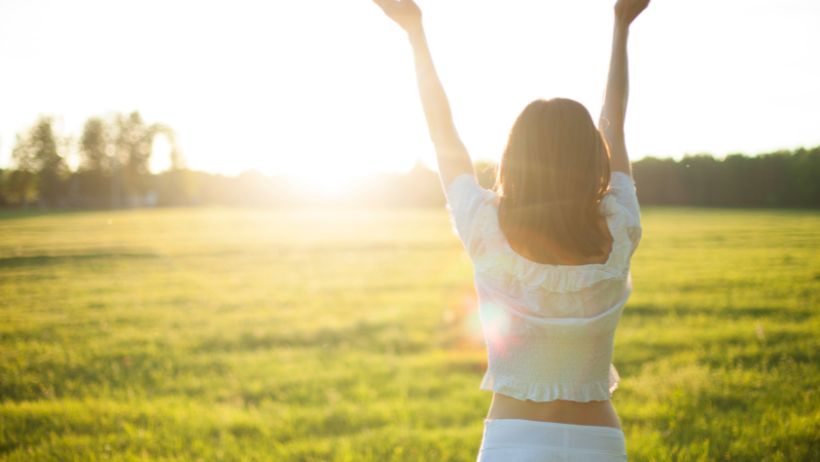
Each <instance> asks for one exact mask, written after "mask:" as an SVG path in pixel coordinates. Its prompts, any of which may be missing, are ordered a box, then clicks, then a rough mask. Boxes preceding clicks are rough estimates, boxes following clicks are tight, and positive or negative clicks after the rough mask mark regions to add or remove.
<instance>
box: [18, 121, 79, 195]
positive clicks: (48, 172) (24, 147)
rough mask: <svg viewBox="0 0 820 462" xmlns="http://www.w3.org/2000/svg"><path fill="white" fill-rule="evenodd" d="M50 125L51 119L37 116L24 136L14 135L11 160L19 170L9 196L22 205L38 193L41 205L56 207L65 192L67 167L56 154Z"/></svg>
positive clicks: (55, 144) (55, 145) (51, 123)
mask: <svg viewBox="0 0 820 462" xmlns="http://www.w3.org/2000/svg"><path fill="white" fill-rule="evenodd" d="M52 125H53V122H52V119H51V118H50V117H40V118H39V119H38V120H37V122H35V124H34V125H33V126H32V127H31V128H30V129H29V130H28V131H27V132H25V133H24V134H22V135H20V134H18V135H17V141H16V144H15V146H14V148H13V150H12V154H11V157H12V159H13V161H14V163H15V165H16V167H17V170H18V171H21V172H24V173H22V174H19V175H17V177H16V178H14V179H13V180H14V181H12V182H11V188H12V194H13V195H14V196H15V197H16V199H18V200H19V201H20V202H21V203H22V204H23V205H27V204H28V203H29V200H30V199H31V198H32V195H33V194H32V191H34V190H36V191H37V196H36V197H37V199H38V202H39V203H40V205H45V206H53V205H58V203H59V200H60V197H61V194H62V193H63V191H64V185H65V177H66V175H67V174H68V168H67V166H66V163H65V160H64V159H63V157H62V156H60V154H59V153H58V152H57V140H56V138H55V136H54V129H53V126H52Z"/></svg>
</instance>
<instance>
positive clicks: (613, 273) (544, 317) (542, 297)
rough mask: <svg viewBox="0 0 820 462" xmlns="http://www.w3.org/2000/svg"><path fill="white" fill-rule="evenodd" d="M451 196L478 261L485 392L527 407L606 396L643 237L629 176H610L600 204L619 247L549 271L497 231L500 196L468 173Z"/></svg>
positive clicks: (456, 219) (458, 224)
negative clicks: (599, 258)
mask: <svg viewBox="0 0 820 462" xmlns="http://www.w3.org/2000/svg"><path fill="white" fill-rule="evenodd" d="M445 193H446V196H447V205H448V209H449V211H450V214H451V218H452V220H453V225H454V228H455V231H456V233H457V234H458V236H459V238H460V239H461V241H462V243H463V244H464V247H465V249H467V252H468V254H469V255H470V258H471V260H472V262H473V269H474V275H475V284H476V290H477V292H478V296H479V315H480V319H481V323H482V328H483V331H484V340H485V342H486V345H487V355H488V367H487V371H486V373H485V375H484V378H483V380H482V382H481V388H482V389H484V390H491V391H495V392H498V393H501V394H504V395H508V396H512V397H514V398H518V399H527V400H531V401H552V400H556V399H564V400H572V401H593V400H607V399H609V398H610V396H611V394H612V392H613V391H614V390H615V388H617V386H618V381H619V377H618V372H617V370H616V369H615V367H614V366H613V365H612V347H613V337H614V334H615V328H616V326H617V323H618V320H619V319H620V315H621V311H622V309H623V307H624V304H625V303H626V300H627V299H628V298H629V294H630V292H631V290H632V284H631V278H630V273H629V263H630V259H631V257H632V254H633V253H634V251H635V248H636V247H637V246H638V242H639V241H640V238H641V225H640V210H639V206H638V199H637V196H636V194H635V183H634V181H633V180H632V178H631V177H630V176H629V175H627V174H625V173H621V172H615V173H613V174H612V178H611V186H610V192H609V193H608V194H607V195H606V196H605V197H604V199H603V200H602V201H601V211H602V213H603V214H604V216H605V217H606V221H607V225H608V227H609V231H610V234H611V235H612V238H613V243H612V251H611V253H610V255H609V258H608V259H607V261H606V262H605V263H600V264H597V263H596V264H587V265H549V264H541V263H536V262H533V261H531V260H528V259H526V258H524V257H522V256H520V255H519V254H517V253H516V252H515V251H513V250H512V248H511V247H510V245H509V243H508V242H507V240H506V238H505V236H504V234H503V233H502V232H501V228H500V226H499V223H498V205H497V197H496V193H495V192H493V191H490V190H487V189H484V188H482V187H480V186H479V185H478V183H477V182H476V179H475V177H474V176H473V175H471V174H464V175H459V176H458V177H456V178H454V179H453V180H452V182H451V183H450V184H449V185H448V186H447V188H446V191H445Z"/></svg>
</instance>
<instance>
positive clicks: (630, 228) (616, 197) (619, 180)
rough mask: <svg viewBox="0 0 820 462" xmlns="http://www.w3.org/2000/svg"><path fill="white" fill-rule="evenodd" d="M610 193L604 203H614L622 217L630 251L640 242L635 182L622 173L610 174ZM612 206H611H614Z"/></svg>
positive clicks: (638, 208) (639, 211)
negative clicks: (630, 245)
mask: <svg viewBox="0 0 820 462" xmlns="http://www.w3.org/2000/svg"><path fill="white" fill-rule="evenodd" d="M609 187H610V192H609V194H608V195H607V198H606V200H605V202H606V201H610V203H612V202H614V203H615V204H617V206H619V207H610V208H612V209H615V208H618V209H620V210H619V211H620V212H621V213H623V215H624V225H625V226H626V228H627V234H628V235H629V240H630V241H631V242H632V250H633V251H634V250H635V248H637V247H638V243H639V242H640V240H641V210H640V206H639V205H638V195H637V190H636V188H635V180H633V179H632V177H631V176H629V175H628V174H626V173H624V172H618V171H616V172H612V176H611V178H610V182H609ZM615 204H612V205H615Z"/></svg>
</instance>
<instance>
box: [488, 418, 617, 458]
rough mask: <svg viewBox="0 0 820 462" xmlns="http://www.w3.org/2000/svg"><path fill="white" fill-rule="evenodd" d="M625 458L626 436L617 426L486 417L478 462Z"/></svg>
mask: <svg viewBox="0 0 820 462" xmlns="http://www.w3.org/2000/svg"><path fill="white" fill-rule="evenodd" d="M625 460H626V438H625V437H624V432H623V431H622V430H619V429H617V428H614V427H603V426H598V425H575V424H565V423H556V422H539V421H535V420H522V419H485V420H484V436H483V438H482V440H481V449H480V450H479V452H478V459H477V462H496V461H505V462H545V461H566V462H569V461H579V462H581V461H583V462H586V461H597V462H609V461H625Z"/></svg>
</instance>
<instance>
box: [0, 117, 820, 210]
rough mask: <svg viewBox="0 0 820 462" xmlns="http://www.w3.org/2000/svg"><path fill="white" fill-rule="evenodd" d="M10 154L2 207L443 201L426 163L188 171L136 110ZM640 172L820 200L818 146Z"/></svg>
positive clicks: (694, 200) (661, 198) (697, 185)
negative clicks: (329, 187) (336, 173)
mask: <svg viewBox="0 0 820 462" xmlns="http://www.w3.org/2000/svg"><path fill="white" fill-rule="evenodd" d="M157 137H165V139H166V140H167V141H168V143H169V145H170V146H171V150H170V159H169V163H170V167H169V168H168V169H167V170H166V171H164V172H160V173H157V174H154V173H151V171H150V169H149V165H150V159H151V156H152V152H153V146H154V140H155V139H156V138H157ZM72 143H74V144H73V146H72ZM72 148H73V149H74V150H75V151H76V152H77V153H78V154H79V163H78V165H77V167H76V168H75V169H73V170H72V169H70V168H69V166H68V163H67V161H66V158H67V154H66V153H67V152H69V151H70V150H71V149H72ZM12 161H13V166H12V168H10V169H7V170H0V206H1V207H32V206H37V207H130V206H154V205H158V206H166V205H226V206H234V205H267V206H299V205H327V204H333V205H366V206H425V205H438V206H440V205H443V204H444V197H443V194H442V192H441V185H440V183H439V180H438V176H437V175H436V173H435V172H433V171H431V170H429V169H427V168H426V167H424V166H422V165H420V164H419V165H417V166H416V167H415V168H413V169H412V170H411V171H409V172H407V173H402V174H378V175H371V176H368V177H362V178H358V179H357V180H355V181H353V182H351V183H350V184H348V185H346V186H345V187H344V189H343V190H336V191H329V192H328V193H327V194H324V195H323V194H317V193H316V192H315V191H310V190H309V188H307V187H306V186H305V185H303V184H300V182H299V181H298V180H296V179H292V178H288V177H281V176H280V177H276V176H273V177H271V176H266V175H263V174H261V173H258V172H255V171H248V172H244V173H242V174H240V175H238V176H225V175H218V174H211V173H206V172H199V171H194V170H190V169H188V168H186V167H185V165H184V161H183V158H182V156H181V154H180V152H179V149H178V148H177V146H176V143H175V141H174V132H173V130H171V128H170V127H168V126H167V125H164V124H161V123H147V122H145V121H144V120H143V118H142V117H141V116H140V114H139V113H138V112H132V113H130V114H113V115H109V116H106V117H92V118H90V119H88V120H87V121H86V123H85V125H84V127H83V131H82V134H81V135H80V136H79V137H78V138H77V139H76V140H73V139H71V138H61V137H59V136H58V135H57V134H55V130H54V123H53V119H51V118H49V117H41V118H40V119H38V120H37V121H36V122H35V123H34V124H33V125H32V126H31V127H30V128H29V129H28V130H26V131H25V132H23V133H21V134H18V136H17V140H16V143H15V145H14V148H13V150H12ZM317 169H321V166H317ZM477 172H478V176H479V182H480V183H481V184H482V185H483V186H485V187H492V185H493V183H494V180H495V166H494V165H493V164H491V163H488V162H479V163H478V164H477ZM633 175H634V177H635V181H636V183H637V186H638V199H639V200H640V201H641V203H642V204H643V205H682V206H713V207H803V208H818V207H820V146H817V147H814V148H809V149H806V148H799V149H796V150H790V151H777V152H773V153H768V154H760V155H756V156H747V155H743V154H732V155H729V156H727V157H725V158H724V159H716V158H714V157H712V156H710V155H708V154H699V155H688V156H685V157H684V158H683V159H680V160H674V159H668V158H665V159H661V158H654V157H646V158H643V159H641V160H639V161H637V162H633Z"/></svg>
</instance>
